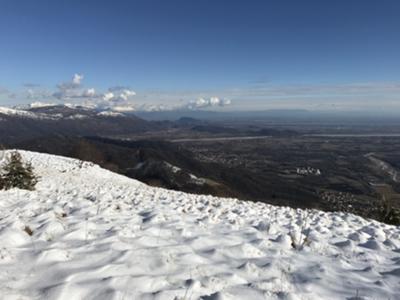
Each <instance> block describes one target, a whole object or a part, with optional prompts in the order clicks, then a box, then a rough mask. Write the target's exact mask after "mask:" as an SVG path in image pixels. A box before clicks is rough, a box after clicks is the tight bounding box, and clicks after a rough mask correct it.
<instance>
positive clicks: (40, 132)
mask: <svg viewBox="0 0 400 300" xmlns="http://www.w3.org/2000/svg"><path fill="white" fill-rule="evenodd" d="M159 127H160V126H158V125H157V124H156V123H155V122H148V121H145V120H142V119H140V118H138V117H136V116H134V115H132V114H122V113H117V112H111V111H98V110H96V109H90V108H87V107H80V106H77V107H71V106H65V105H55V106H38V107H32V108H29V109H14V108H5V107H0V141H1V142H5V143H8V142H18V141H21V140H26V139H32V138H37V137H41V136H49V135H60V134H61V135H67V136H68V135H76V136H83V135H108V134H130V133H137V132H143V131H146V130H150V129H154V128H159Z"/></svg>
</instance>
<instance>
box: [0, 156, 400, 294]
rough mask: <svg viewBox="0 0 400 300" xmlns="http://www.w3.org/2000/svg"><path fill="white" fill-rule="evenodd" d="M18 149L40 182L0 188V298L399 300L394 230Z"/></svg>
mask: <svg viewBox="0 0 400 300" xmlns="http://www.w3.org/2000/svg"><path fill="white" fill-rule="evenodd" d="M21 154H22V156H23V158H24V159H25V160H27V161H30V162H31V163H32V164H33V166H34V168H35V171H36V173H37V174H38V175H39V176H40V182H39V183H38V185H37V189H36V190H35V191H22V190H18V189H13V190H9V191H0V279H1V280H0V295H1V297H0V298H2V299H68V300H69V299H399V298H400V289H399V282H400V272H399V270H400V228H399V227H394V226H389V225H385V224H382V223H379V222H376V221H371V220H366V219H363V218H361V217H358V216H355V215H351V214H344V213H325V212H321V211H316V210H315V211H307V212H306V211H302V210H294V209H290V208H287V207H276V206H271V205H266V204H263V203H253V202H244V201H240V200H236V199H222V198H216V197H211V196H204V195H190V194H185V193H182V192H174V191H169V190H164V189H160V188H153V187H149V186H147V185H145V184H142V183H140V182H138V181H136V180H132V179H129V178H126V177H124V176H121V175H117V174H114V173H112V172H109V171H107V170H104V169H101V168H100V167H98V166H97V165H94V164H91V163H87V162H81V161H78V160H74V159H69V158H65V157H59V156H52V155H46V154H39V153H33V152H25V151H21ZM305 235H307V236H308V238H307V242H306V243H302V241H304V236H305ZM293 242H295V243H299V244H303V245H302V246H301V247H297V249H294V248H293V246H292V244H293Z"/></svg>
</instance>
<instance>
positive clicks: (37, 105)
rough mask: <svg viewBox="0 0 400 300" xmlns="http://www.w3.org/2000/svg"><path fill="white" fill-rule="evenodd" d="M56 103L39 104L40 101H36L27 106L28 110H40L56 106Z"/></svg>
mask: <svg viewBox="0 0 400 300" xmlns="http://www.w3.org/2000/svg"><path fill="white" fill-rule="evenodd" d="M56 105H57V104H56V103H47V102H40V101H36V102H32V103H30V104H29V108H42V107H52V106H56Z"/></svg>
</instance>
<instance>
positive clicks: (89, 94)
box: [82, 88, 96, 98]
mask: <svg viewBox="0 0 400 300" xmlns="http://www.w3.org/2000/svg"><path fill="white" fill-rule="evenodd" d="M82 96H84V97H88V98H90V97H94V96H96V90H95V89H94V88H91V89H87V90H85V91H84V92H83V95H82Z"/></svg>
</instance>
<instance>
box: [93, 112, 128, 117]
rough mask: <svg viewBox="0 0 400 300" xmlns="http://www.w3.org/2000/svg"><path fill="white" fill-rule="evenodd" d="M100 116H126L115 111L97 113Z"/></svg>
mask: <svg viewBox="0 0 400 300" xmlns="http://www.w3.org/2000/svg"><path fill="white" fill-rule="evenodd" d="M97 115H98V116H105V117H124V116H125V115H124V114H121V113H118V112H114V111H102V112H99V113H98V114H97Z"/></svg>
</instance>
